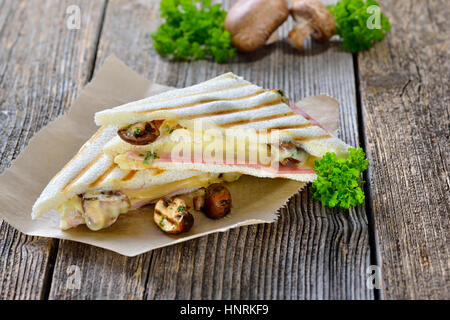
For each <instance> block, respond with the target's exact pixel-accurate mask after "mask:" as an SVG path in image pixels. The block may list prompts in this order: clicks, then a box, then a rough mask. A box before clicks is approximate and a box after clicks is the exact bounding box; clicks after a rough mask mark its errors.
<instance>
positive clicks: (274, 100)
mask: <svg viewBox="0 0 450 320" xmlns="http://www.w3.org/2000/svg"><path fill="white" fill-rule="evenodd" d="M330 99H332V98H330ZM160 119H177V120H178V121H179V123H180V124H182V125H183V126H185V127H187V128H192V127H193V124H192V122H193V121H194V120H201V121H208V123H211V122H212V123H214V124H215V126H216V127H217V128H221V129H223V130H235V129H241V128H253V129H255V130H258V131H264V130H266V131H273V130H278V131H280V132H282V133H283V135H286V134H287V135H289V137H290V138H291V139H292V140H293V141H295V142H296V143H297V144H298V145H300V146H301V147H302V148H303V149H304V150H305V151H306V152H307V153H309V154H310V155H312V156H315V157H319V158H321V157H323V155H324V154H325V153H327V152H334V153H336V155H337V156H338V157H341V156H343V157H345V156H347V155H348V151H347V150H348V148H349V146H348V145H347V144H346V143H344V142H343V141H342V140H340V139H338V138H337V137H334V136H333V135H331V134H330V133H329V132H327V131H326V130H325V129H324V128H323V127H321V126H320V124H318V123H317V122H316V121H314V120H313V119H311V118H310V117H309V116H308V115H307V114H305V113H304V112H303V111H302V110H300V109H299V108H297V107H296V106H294V105H288V104H286V103H285V102H283V99H282V97H281V96H280V94H279V93H278V92H277V91H275V90H266V89H263V88H261V87H259V86H256V85H253V84H251V83H250V82H248V81H246V80H243V79H242V78H241V77H238V76H236V75H234V74H232V73H226V74H223V75H221V76H218V77H216V78H214V79H211V80H208V81H206V82H203V83H200V84H197V85H194V86H191V87H187V88H184V89H175V90H171V91H167V92H164V93H162V94H159V95H156V96H152V97H149V98H145V99H142V100H139V101H135V102H131V103H128V104H125V105H123V106H119V107H116V108H113V109H109V110H104V111H101V112H98V113H96V115H95V120H96V123H97V124H99V125H104V124H116V125H119V126H122V125H128V124H133V123H136V122H141V121H151V120H160ZM158 140H159V139H157V140H156V141H155V142H154V143H152V144H149V145H147V146H133V145H131V144H128V143H125V142H124V141H122V140H121V139H120V138H118V137H116V138H114V139H112V140H111V141H110V142H109V143H108V144H107V145H106V146H105V152H106V153H107V154H108V155H110V156H111V157H114V156H115V155H117V154H124V153H126V152H127V151H141V152H145V151H151V150H153V148H155V147H156V146H157V144H158V143H163V141H161V140H160V141H158ZM155 165H157V166H158V167H164V168H172V169H178V170H180V169H183V170H184V169H196V170H209V171H211V172H218V171H219V169H213V168H212V166H211V165H208V166H205V165H203V164H196V165H195V166H194V165H192V164H188V163H186V162H184V163H177V164H174V163H166V164H164V163H163V162H162V161H158V162H155ZM247 172H252V175H255V176H258V177H266V176H267V175H268V173H267V172H266V173H262V172H259V173H258V169H254V168H251V169H248V170H247ZM275 176H279V175H275ZM283 176H284V177H286V175H283ZM289 178H290V179H294V180H299V181H305V180H303V179H305V177H304V175H303V174H300V175H298V176H296V174H290V175H289ZM307 178H308V180H307V181H310V180H309V179H310V178H312V179H314V177H313V176H308V177H307Z"/></svg>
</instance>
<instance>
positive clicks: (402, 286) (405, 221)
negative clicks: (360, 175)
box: [359, 0, 450, 299]
mask: <svg viewBox="0 0 450 320" xmlns="http://www.w3.org/2000/svg"><path fill="white" fill-rule="evenodd" d="M382 4H383V8H384V10H385V11H386V12H387V14H388V16H389V18H390V19H391V23H392V31H391V33H390V34H389V35H388V37H387V39H386V40H384V41H383V42H381V43H379V44H377V45H376V46H375V48H373V49H372V50H370V51H368V52H364V53H362V54H360V55H359V73H360V83H361V98H362V106H363V116H364V117H363V118H364V128H365V141H366V148H367V151H368V156H369V159H370V161H371V167H370V171H369V176H370V185H371V186H372V189H371V190H372V200H371V206H372V210H373V216H374V219H375V225H376V230H377V234H378V249H379V260H380V263H381V267H382V275H383V282H384V283H383V287H382V290H381V297H382V298H384V299H450V290H449V283H450V278H449V274H450V256H449V246H448V244H449V238H448V235H449V233H450V232H449V231H450V225H449V212H450V196H449V195H450V193H449V186H450V184H449V176H448V168H449V159H450V148H449V145H450V143H449V142H450V141H449V123H450V119H449V106H450V100H449V99H450V98H449V82H450V81H449V80H450V78H449V75H450V59H449V44H450V39H449V36H448V35H449V34H450V22H449V19H448V17H449V15H450V7H449V4H448V1H413V0H410V1H382Z"/></svg>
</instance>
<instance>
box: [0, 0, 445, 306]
mask: <svg viewBox="0 0 450 320" xmlns="http://www.w3.org/2000/svg"><path fill="white" fill-rule="evenodd" d="M230 3H233V1H224V5H225V7H226V8H229V7H230ZM381 3H382V6H383V8H384V11H385V12H386V13H387V15H388V16H389V18H390V20H391V23H392V26H393V28H392V32H391V33H390V34H389V36H388V37H387V39H386V40H384V41H383V42H381V43H379V44H377V45H376V46H375V47H374V48H373V49H371V50H370V51H367V52H364V53H360V54H358V55H352V54H350V53H348V52H345V51H343V50H342V49H341V47H340V45H339V43H338V42H337V41H333V42H331V43H329V44H327V45H319V44H315V43H312V44H309V45H308V47H307V49H306V50H305V51H304V52H303V53H297V52H296V51H294V50H293V49H291V48H290V47H289V46H288V45H287V44H286V43H285V42H283V41H280V42H277V43H275V44H273V45H270V46H267V47H266V48H264V49H263V50H261V51H259V52H257V53H254V54H250V55H239V56H237V57H236V58H235V59H234V60H233V61H232V62H231V63H227V64H216V63H212V62H209V61H196V62H192V63H182V62H171V61H168V60H166V59H161V58H160V57H159V56H158V55H157V54H156V53H155V51H154V49H153V48H152V41H151V38H150V37H149V32H150V31H152V30H155V29H156V28H157V26H158V25H159V24H160V20H159V18H158V1H138V0H134V1H129V0H109V1H105V0H95V1H92V0H64V1H57V0H45V1H43V0H39V1H38V0H30V1H19V0H17V1H16V0H14V1H13V0H9V1H7V0H0V122H1V126H0V128H1V129H0V130H1V139H0V157H1V158H0V159H1V160H0V161H1V168H2V169H1V170H4V169H6V168H7V167H8V166H9V164H10V163H11V161H12V160H13V159H14V158H15V157H16V156H17V155H18V154H19V153H20V151H21V150H22V149H23V147H24V146H25V145H26V144H27V141H28V140H29V139H30V138H31V137H32V136H33V135H34V134H35V133H36V132H37V131H38V130H39V129H40V128H42V127H43V126H45V125H46V124H47V123H49V122H50V121H51V120H52V119H55V118H56V117H57V116H58V115H61V114H62V113H64V112H65V111H67V110H68V108H69V107H70V105H71V102H72V101H73V100H74V98H75V97H76V96H77V95H78V94H79V92H80V91H81V90H82V89H83V87H84V85H86V83H87V82H88V81H89V80H90V79H92V77H93V76H95V73H96V71H97V70H99V69H100V68H101V66H102V63H103V62H104V61H105V59H106V58H107V57H108V56H109V55H111V54H115V55H117V56H118V57H119V58H120V59H122V60H123V61H124V62H125V63H126V64H127V65H128V66H130V67H131V68H133V69H135V70H136V71H137V72H139V73H140V74H142V75H143V76H145V77H147V78H148V79H150V80H153V81H155V82H158V83H161V84H167V85H171V86H176V87H184V86H188V85H192V84H195V83H198V82H201V81H204V80H206V79H209V78H211V77H213V76H215V75H218V74H221V73H223V72H226V71H233V72H234V73H236V74H238V75H241V76H243V77H245V78H246V79H248V80H250V81H252V82H254V83H256V84H259V85H261V86H264V87H267V88H283V89H284V90H285V91H286V92H287V93H288V95H289V97H290V98H291V99H293V100H295V101H297V100H299V99H301V98H302V97H305V96H308V95H314V94H319V93H327V94H330V95H332V96H334V97H336V98H337V99H338V100H339V101H340V103H341V106H340V121H341V128H342V129H341V132H340V137H341V138H342V139H343V140H345V141H346V142H347V143H349V144H351V145H354V146H356V145H361V146H362V147H363V148H364V149H365V150H366V152H367V155H368V158H369V160H370V163H371V166H370V169H369V171H368V172H367V174H366V175H365V180H366V181H367V184H366V194H367V199H366V202H365V206H361V207H359V208H356V209H352V210H350V211H349V212H343V211H339V210H330V209H326V208H323V207H322V206H321V205H319V204H318V203H316V202H314V201H313V200H312V199H311V193H310V192H309V191H308V190H305V191H303V192H301V193H299V194H297V195H296V196H295V197H294V198H293V199H291V201H290V202H289V204H288V206H287V208H286V209H283V210H282V214H281V218H280V219H279V220H278V221H277V222H275V223H273V224H261V225H253V226H248V227H241V228H237V229H233V230H230V231H228V232H224V233H216V234H213V235H209V236H205V237H202V238H199V239H196V240H192V241H188V242H184V243H181V244H179V245H175V246H171V247H167V248H163V249H159V250H154V251H152V252H149V253H147V254H143V255H140V256H137V257H134V258H126V257H123V256H120V255H118V254H114V253H112V252H109V251H106V250H102V249H98V248H95V247H91V246H87V245H83V244H80V243H76V242H70V241H59V240H55V239H48V238H39V237H29V236H25V235H23V234H21V233H20V232H18V231H17V230H15V229H14V228H12V227H11V226H9V225H8V224H7V223H6V222H4V221H1V220H0V257H1V258H0V298H2V299H17V298H19V299H67V298H70V299H72V298H73V299H100V298H108V299H109V298H114V299H200V298H202V299H213V298H217V299H262V298H265V299H417V298H420V299H439V298H445V299H449V298H450V290H449V287H450V278H449V277H450V266H449V265H450V260H449V239H448V235H449V231H450V230H449V212H450V205H449V202H450V201H449V188H450V183H449V175H448V167H449V158H450V148H449V105H450V94H449V80H450V79H449V75H450V59H449V42H450V39H449V34H450V22H449V19H448V16H449V15H450V7H449V5H448V1H445V0H441V1H420V0H396V1H394V0H390V1H388V0H384V1H381ZM72 4H75V5H78V6H79V8H80V9H81V18H82V21H81V27H80V29H79V30H70V29H68V28H67V19H68V17H69V15H68V14H66V9H67V7H68V6H69V5H72ZM291 26H292V21H289V23H288V24H286V25H284V26H283V27H282V34H284V35H285V34H287V32H288V31H289V30H290V27H291ZM30 179H32V177H30ZM19 192H20V191H19ZM0 210H1V209H0ZM72 265H75V266H78V267H79V268H80V269H81V273H82V277H83V278H82V281H83V284H82V287H81V288H80V289H68V287H67V283H68V279H69V276H70V272H69V270H70V269H68V268H69V266H72ZM370 265H378V266H380V267H381V276H382V283H381V289H380V290H373V289H371V288H370V287H369V286H367V283H366V282H367V279H368V276H369V275H370V274H371V271H370V270H371V269H368V267H369V266H370Z"/></svg>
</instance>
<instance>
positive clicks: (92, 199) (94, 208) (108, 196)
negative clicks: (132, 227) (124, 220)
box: [82, 192, 130, 231]
mask: <svg viewBox="0 0 450 320" xmlns="http://www.w3.org/2000/svg"><path fill="white" fill-rule="evenodd" d="M82 206H83V211H84V212H83V216H84V218H85V221H86V225H87V226H88V228H89V229H91V230H94V231H97V230H100V229H103V228H107V227H109V226H110V225H112V224H113V223H114V222H116V220H117V218H118V217H119V215H120V214H121V213H126V212H128V210H129V209H130V201H129V200H128V197H127V196H126V195H124V194H121V193H120V192H115V193H112V192H110V193H85V194H83V198H82Z"/></svg>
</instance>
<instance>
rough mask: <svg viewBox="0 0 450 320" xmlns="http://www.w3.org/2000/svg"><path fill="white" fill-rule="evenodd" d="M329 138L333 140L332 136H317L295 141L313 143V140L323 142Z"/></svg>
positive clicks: (298, 138) (299, 138) (295, 138)
mask: <svg viewBox="0 0 450 320" xmlns="http://www.w3.org/2000/svg"><path fill="white" fill-rule="evenodd" d="M328 138H332V136H331V135H329V134H325V135H322V136H317V137H294V138H293V140H294V141H300V142H307V141H312V140H322V139H328Z"/></svg>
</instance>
